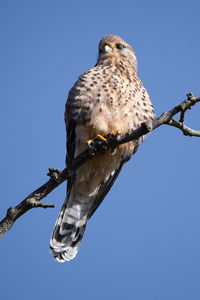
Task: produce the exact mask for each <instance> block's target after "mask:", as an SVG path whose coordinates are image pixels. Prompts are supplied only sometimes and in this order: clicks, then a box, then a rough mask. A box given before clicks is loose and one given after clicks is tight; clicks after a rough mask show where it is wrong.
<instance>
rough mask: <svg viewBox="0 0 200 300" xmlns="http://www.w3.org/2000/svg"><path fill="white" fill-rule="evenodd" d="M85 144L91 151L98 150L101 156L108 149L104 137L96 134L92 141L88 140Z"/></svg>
mask: <svg viewBox="0 0 200 300" xmlns="http://www.w3.org/2000/svg"><path fill="white" fill-rule="evenodd" d="M87 144H88V146H89V147H90V149H91V150H92V151H94V152H96V151H98V150H99V151H100V152H101V153H102V154H104V153H105V151H106V150H107V149H108V147H107V139H106V135H101V134H97V136H95V137H94V138H93V139H90V140H88V141H87Z"/></svg>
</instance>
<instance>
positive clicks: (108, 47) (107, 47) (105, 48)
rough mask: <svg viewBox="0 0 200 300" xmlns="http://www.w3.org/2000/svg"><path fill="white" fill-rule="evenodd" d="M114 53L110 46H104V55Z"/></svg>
mask: <svg viewBox="0 0 200 300" xmlns="http://www.w3.org/2000/svg"><path fill="white" fill-rule="evenodd" d="M111 51H112V48H111V47H110V46H109V45H105V46H104V53H109V52H111Z"/></svg>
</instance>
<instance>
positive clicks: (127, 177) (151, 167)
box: [0, 0, 200, 300]
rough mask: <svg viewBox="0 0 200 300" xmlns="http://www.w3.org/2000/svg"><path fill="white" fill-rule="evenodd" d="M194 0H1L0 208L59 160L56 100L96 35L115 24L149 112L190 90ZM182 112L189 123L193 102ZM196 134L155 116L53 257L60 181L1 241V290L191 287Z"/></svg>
mask: <svg viewBox="0 0 200 300" xmlns="http://www.w3.org/2000/svg"><path fill="white" fill-rule="evenodd" d="M199 11H200V2H199V1H198V0H196V1H195V0H191V1H178V0H175V1H171V0H169V1H154V0H151V1H144V0H140V1H137V0H136V1H133V0H130V1H128V0H123V1H116V0H115V1H114V0H111V1H105V0H102V1H94V0H93V1H89V0H84V1H67V0H66V1H64V0H63V1H47V0H41V1H38V0H34V1H25V0H24V1H22V0H18V1H13V0H10V1H3V0H1V1H0V44H1V45H0V83H1V84H0V85H1V87H0V105H1V108H0V111H1V118H0V126H1V147H0V153H1V155H0V157H1V162H0V164H1V189H0V199H1V209H0V218H3V217H4V216H5V213H6V209H7V208H8V207H9V206H11V205H16V204H17V203H19V202H20V201H21V200H23V198H25V197H26V196H27V195H28V194H29V193H30V192H31V191H33V190H34V189H35V188H37V187H39V186H40V185H41V184H43V183H44V182H45V181H46V180H47V177H46V173H47V170H48V167H50V166H54V167H56V168H60V169H62V168H64V161H65V127H64V118H63V114H64V105H65V101H66V98H67V94H68V91H69V89H70V88H71V86H72V85H73V83H74V82H75V80H76V79H77V77H78V76H79V74H81V73H82V72H83V71H84V70H86V69H88V68H90V67H92V66H93V65H94V64H95V61H96V57H97V45H98V42H99V39H100V38H101V37H102V36H104V35H107V34H110V33H113V34H117V35H120V36H121V37H122V38H124V39H125V40H126V41H127V42H129V43H130V44H131V45H132V46H133V48H134V49H135V52H136V55H137V58H138V66H139V69H138V73H139V76H140V78H141V80H142V81H143V83H144V85H145V87H146V89H147V90H148V92H149V94H150V96H151V99H152V102H153V104H154V106H155V110H156V114H157V116H158V115H159V114H160V113H162V112H163V111H167V110H169V109H171V108H172V107H173V106H175V105H176V104H178V103H179V102H180V101H182V100H184V99H185V95H186V93H187V92H190V91H192V92H193V93H194V94H195V95H196V96H198V95H200V84H199V82H200V75H199V69H200V59H199V49H200V39H199V28H200V26H199ZM186 121H187V124H188V125H189V126H191V127H193V128H196V129H198V128H200V112H199V106H196V107H195V108H194V109H193V110H192V111H191V112H189V113H188V115H187V118H186ZM199 151H200V139H198V138H195V137H193V138H189V137H185V136H183V135H182V134H181V132H179V131H178V130H176V129H175V128H169V127H167V126H165V127H164V126H163V127H162V128H159V129H157V130H156V131H154V132H153V133H151V134H150V135H149V136H148V138H147V139H146V140H145V142H144V143H143V145H142V146H141V147H140V149H139V151H138V152H137V154H136V155H135V156H134V158H133V159H132V160H131V161H130V162H129V163H128V164H127V165H126V166H125V168H124V169H123V171H122V173H121V175H120V177H119V179H118V180H117V182H116V183H115V185H114V187H113V188H112V190H111V192H110V193H109V195H108V196H107V197H106V199H105V200H104V202H103V204H102V205H101V207H100V208H99V210H98V211H97V212H96V214H95V215H94V217H93V218H92V219H91V221H90V222H89V224H88V227H87V230H86V233H85V237H84V240H83V243H82V245H81V248H80V251H79V254H78V256H77V257H76V259H75V260H73V261H71V262H69V263H65V264H59V263H56V262H55V261H54V260H53V259H52V257H51V256H50V254H49V239H50V235H51V232H52V229H53V226H54V223H55V220H56V217H57V215H58V212H59V209H60V207H61V205H62V202H63V200H64V198H65V189H66V184H63V185H62V186H60V187H58V188H57V189H56V190H55V191H53V192H52V193H51V194H50V195H49V196H48V198H46V199H45V201H46V202H47V203H52V202H53V203H55V204H56V208H55V209H48V210H42V209H39V208H38V209H34V210H32V211H30V212H28V213H27V214H25V215H24V216H23V217H21V218H20V219H19V220H18V221H17V222H16V224H15V225H14V227H13V228H12V229H11V230H10V232H8V233H7V234H6V235H5V236H4V237H3V239H2V240H1V241H0V266H1V272H0V274H1V275H0V276H1V280H0V282H1V288H0V298H1V299H8V300H10V299H20V300H25V299H29V300H32V299H50V300H51V299H74V300H77V299H88V300H90V299H92V300H93V299H95V300H99V299H115V300H118V299H119V300H121V299H126V300H129V299H130V300H132V299H136V300H177V299H181V300H188V299H192V300H199V299H200V197H199V163H200V161H199Z"/></svg>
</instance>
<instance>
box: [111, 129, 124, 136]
mask: <svg viewBox="0 0 200 300" xmlns="http://www.w3.org/2000/svg"><path fill="white" fill-rule="evenodd" d="M111 132H112V135H113V136H116V135H121V134H122V132H121V130H120V129H118V130H117V131H114V130H112V131H111Z"/></svg>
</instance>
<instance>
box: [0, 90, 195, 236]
mask: <svg viewBox="0 0 200 300" xmlns="http://www.w3.org/2000/svg"><path fill="white" fill-rule="evenodd" d="M197 102H200V97H197V98H195V97H194V96H193V95H192V94H191V93H189V94H188V95H187V99H186V100H184V101H183V102H182V103H180V104H179V105H177V106H175V107H174V108H173V109H171V110H170V111H168V112H164V113H163V114H162V115H161V116H159V117H158V118H156V119H154V120H152V121H147V122H145V123H142V124H141V127H139V128H138V129H136V130H133V131H132V132H131V133H127V134H124V135H117V136H115V137H114V136H112V137H111V138H109V139H108V140H107V142H106V144H105V143H102V144H98V143H96V142H94V147H92V148H90V147H88V148H87V149H86V150H85V151H84V152H83V153H81V154H80V155H79V156H78V157H76V158H74V160H73V161H72V163H71V165H69V166H68V167H67V168H65V169H64V170H63V171H60V170H58V169H54V168H50V169H49V173H48V176H50V179H49V180H48V181H47V182H46V183H45V184H43V185H42V186H41V187H39V188H38V189H37V190H35V191H34V192H32V193H31V194H30V195H28V196H27V197H26V198H25V199H24V200H23V201H22V202H21V203H19V204H18V205H17V206H16V207H10V208H9V209H8V210H7V214H6V217H5V218H4V219H3V220H2V221H1V222H0V238H1V237H2V236H3V235H4V234H5V232H6V231H8V230H9V229H10V228H11V227H12V225H13V224H14V223H15V221H16V220H17V219H18V218H19V217H20V216H21V215H23V214H24V213H26V212H27V211H28V210H30V209H32V208H34V207H43V208H47V207H54V205H53V204H43V203H41V202H40V200H41V199H43V198H44V197H46V196H47V195H48V194H49V193H50V192H51V191H52V190H54V189H55V188H56V187H57V186H58V185H60V184H61V183H62V182H64V181H65V180H68V179H69V178H72V177H74V176H75V174H76V170H77V169H78V168H79V167H80V166H81V165H82V164H84V163H85V162H86V161H88V160H90V159H92V158H94V157H95V156H97V155H101V154H102V153H105V151H107V150H108V149H109V148H112V149H113V148H116V147H117V146H119V145H121V144H124V143H127V142H130V141H132V140H135V139H138V138H139V137H141V136H143V135H145V134H147V133H149V132H151V131H152V130H154V129H156V128H158V127H159V126H161V125H163V124H165V125H170V126H173V127H176V128H178V129H180V130H181V131H182V132H183V134H184V135H188V136H197V137H200V131H197V130H193V129H191V128H189V127H187V126H185V125H184V116H185V113H186V111H187V110H188V109H191V107H192V106H194V105H195V104H196V103H197ZM179 112H180V113H181V115H180V120H179V122H178V121H175V120H174V119H173V116H175V115H176V114H178V113H179Z"/></svg>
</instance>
